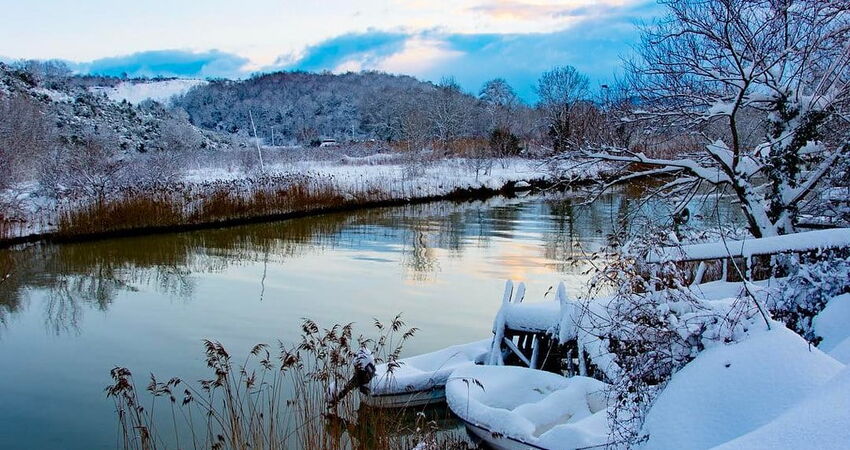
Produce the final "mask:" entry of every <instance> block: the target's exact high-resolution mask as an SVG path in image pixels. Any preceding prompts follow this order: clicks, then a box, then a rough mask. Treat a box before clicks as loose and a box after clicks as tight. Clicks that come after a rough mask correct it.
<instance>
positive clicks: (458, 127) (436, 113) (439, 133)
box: [428, 77, 469, 148]
mask: <svg viewBox="0 0 850 450" xmlns="http://www.w3.org/2000/svg"><path fill="white" fill-rule="evenodd" d="M464 100H467V98H466V97H465V96H464V94H463V92H462V91H461V89H460V85H458V84H457V82H456V81H455V80H454V78H450V77H449V78H443V79H442V80H441V81H440V83H439V84H438V85H437V93H436V95H435V96H434V97H433V99H432V102H431V105H430V107H429V108H428V117H429V119H430V122H431V126H432V127H433V131H434V137H435V138H436V140H437V141H438V142H439V143H440V144H441V145H442V146H443V148H448V144H449V142H451V141H453V140H454V139H457V138H458V137H461V136H462V135H463V133H464V131H465V130H466V127H467V125H468V120H469V111H468V109H467V108H466V107H465V106H466V105H465V102H464Z"/></svg>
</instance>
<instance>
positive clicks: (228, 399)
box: [106, 316, 466, 450]
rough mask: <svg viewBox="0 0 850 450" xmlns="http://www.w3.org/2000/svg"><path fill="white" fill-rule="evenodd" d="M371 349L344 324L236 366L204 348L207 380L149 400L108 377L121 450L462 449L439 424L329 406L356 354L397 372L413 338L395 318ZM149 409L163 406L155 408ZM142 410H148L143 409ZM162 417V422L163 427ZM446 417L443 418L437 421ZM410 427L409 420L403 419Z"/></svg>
mask: <svg viewBox="0 0 850 450" xmlns="http://www.w3.org/2000/svg"><path fill="white" fill-rule="evenodd" d="M375 327H376V328H377V330H378V332H379V334H380V335H379V337H378V338H377V339H365V338H363V337H362V336H361V337H359V338H356V339H355V338H354V337H353V336H352V324H347V325H334V326H333V327H331V328H328V329H321V328H320V327H319V326H318V325H317V324H316V323H315V322H313V321H311V320H307V319H305V320H304V321H303V323H302V334H301V337H300V342H299V343H298V344H297V345H294V346H287V345H284V344H281V343H279V344H278V350H277V353H276V354H273V353H272V352H271V351H270V347H269V346H267V345H264V344H258V345H256V346H254V348H253V349H252V350H251V351H250V355H249V356H248V357H247V358H246V360H245V362H244V363H243V364H241V365H236V364H234V362H233V357H232V356H231V355H230V354H229V353H228V352H227V350H226V349H225V348H224V346H223V345H221V344H220V343H218V342H215V341H209V340H205V341H204V352H205V355H206V363H207V367H208V368H209V369H210V370H211V371H212V372H213V376H212V377H211V378H209V379H204V380H200V381H199V382H198V383H197V384H192V383H186V382H184V381H183V380H181V379H179V378H171V379H169V380H168V381H165V382H161V381H159V380H157V379H156V378H154V377H153V375H152V376H151V380H150V383H149V384H148V386H147V389H146V390H147V395H146V397H150V398H149V399H148V398H145V399H143V398H142V395H140V393H139V392H138V391H137V389H136V386H135V384H134V381H133V377H132V374H131V373H130V371H129V370H128V369H126V368H121V367H116V368H114V369H113V370H112V372H111V375H112V378H113V383H112V384H111V385H109V386H108V387H107V388H106V393H107V396H108V397H110V398H112V399H113V400H114V402H115V408H116V413H117V417H118V423H119V430H120V434H119V436H120V437H119V445H118V446H119V447H121V448H124V449H143V450H153V449H161V448H213V449H248V448H251V449H284V448H310V449H341V448H375V449H389V448H412V447H414V446H417V445H421V446H420V447H419V448H449V447H462V448H466V444H465V442H464V441H463V440H462V439H460V438H458V437H457V436H450V435H449V436H447V435H444V434H438V433H437V430H438V429H439V428H440V422H439V420H433V418H431V419H430V420H429V418H428V417H427V416H426V415H425V414H424V410H421V409H416V410H410V409H408V410H387V409H380V410H373V409H370V408H368V407H365V406H363V405H361V404H360V401H359V397H358V396H356V395H349V396H346V397H343V398H342V399H341V400H339V401H334V399H333V397H334V396H333V395H330V393H334V392H337V391H338V390H339V387H340V386H344V385H345V384H347V383H348V381H349V380H350V379H351V378H352V376H353V366H354V363H353V360H354V358H355V355H356V354H357V352H358V350H359V349H360V348H361V347H366V348H368V349H370V351H372V352H373V355H376V362H381V361H383V362H388V363H390V364H391V365H392V366H397V363H396V361H397V359H398V356H399V354H400V352H401V349H402V347H403V346H404V344H405V342H406V341H407V340H409V339H410V338H411V337H413V335H414V334H415V332H416V329H415V328H405V324H404V322H403V321H402V320H401V318H400V316H396V317H395V318H394V319H393V320H392V321H391V322H390V323H389V324H387V325H384V324H382V323H381V322H379V321H377V320H376V321H375ZM157 399H165V403H166V404H165V405H163V404H162V403H163V402H161V401H160V402H159V404H157V403H156V400H157ZM144 400H150V403H147V402H146V401H145V405H147V404H150V406H149V407H146V406H143V401H144ZM162 414H165V418H166V419H165V420H163V419H162V416H161V415H162ZM448 414H449V413H448V412H447V411H445V410H443V415H444V417H448V416H447V415H448ZM411 418H412V419H411Z"/></svg>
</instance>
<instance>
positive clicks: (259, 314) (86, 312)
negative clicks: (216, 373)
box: [0, 191, 731, 449]
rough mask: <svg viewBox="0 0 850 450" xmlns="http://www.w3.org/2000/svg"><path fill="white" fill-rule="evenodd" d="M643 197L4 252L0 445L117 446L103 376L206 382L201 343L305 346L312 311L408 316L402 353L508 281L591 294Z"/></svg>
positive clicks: (536, 200) (536, 201)
mask: <svg viewBox="0 0 850 450" xmlns="http://www.w3.org/2000/svg"><path fill="white" fill-rule="evenodd" d="M636 198H637V194H636V193H631V192H625V191H621V192H615V193H611V194H609V195H606V196H603V197H601V198H599V199H597V200H596V201H594V202H593V203H591V204H582V203H581V202H580V201H579V199H577V198H576V197H574V196H570V195H563V196H557V197H528V198H523V199H504V198H494V199H491V200H488V201H484V202H480V201H479V202H466V203H449V202H440V203H431V204H424V205H414V206H405V207H395V208H384V209H374V210H367V211H359V212H354V213H344V214H332V215H325V216H318V217H311V218H304V219H297V220H290V221H284V222H277V223H267V224H258V225H249V226H241V227H234V228H227V229H220V230H207V231H199V232H191V233H181V234H168V235H157V236H148V237H138V238H125V239H114V240H103V241H96V242H89V243H79V244H67V245H49V246H48V245H44V246H38V247H34V248H29V249H26V250H24V251H17V252H3V253H0V271H2V270H3V269H2V268H3V267H6V268H8V267H10V266H11V267H14V268H13V269H12V270H11V275H8V278H7V279H6V280H5V281H4V282H2V283H0V448H10V449H11V448H68V449H75V448H79V449H93V448H112V447H114V446H115V444H116V438H117V433H118V429H117V426H116V419H115V414H114V411H113V405H112V402H111V400H108V399H107V398H106V397H105V394H104V391H103V389H104V387H105V386H106V385H107V384H108V383H109V382H110V377H109V370H110V369H111V368H112V367H114V366H116V365H121V366H126V367H128V368H129V369H131V370H132V371H133V372H134V373H135V374H137V382H139V383H140V384H144V383H145V379H146V374H147V373H149V372H153V373H155V374H157V375H158V377H160V378H168V377H171V376H179V377H181V378H183V379H185V380H196V379H199V378H201V377H206V376H207V375H208V373H207V369H206V367H205V364H204V358H203V352H202V347H201V340H202V339H204V338H211V339H217V340H219V341H221V342H222V343H223V344H224V345H225V346H227V348H228V349H229V350H230V351H231V354H234V355H240V356H241V355H245V354H246V353H247V352H248V351H249V349H250V348H251V347H252V346H253V345H254V344H257V343H275V342H277V340H281V341H284V342H287V341H294V340H295V339H296V338H297V337H298V334H299V332H300V323H301V319H302V318H305V317H307V318H311V319H314V320H316V321H317V322H318V323H319V324H321V325H323V326H330V325H332V324H334V323H347V322H355V323H357V324H358V325H363V326H364V328H363V330H365V329H366V328H365V327H366V326H368V325H369V324H371V323H372V320H373V318H379V319H390V318H392V317H393V316H394V315H395V314H397V313H403V318H404V320H405V321H406V322H407V324H408V325H409V326H415V327H418V328H419V329H420V331H419V332H418V334H417V335H416V337H415V339H414V340H413V341H411V342H410V343H409V344H408V345H407V346H406V347H405V351H404V354H405V355H412V354H417V353H422V352H427V351H432V350H436V349H439V348H442V347H445V346H448V345H452V344H458V343H465V342H470V341H473V340H478V339H482V338H486V337H488V336H489V335H490V334H491V326H492V320H493V317H494V315H495V313H496V311H497V309H498V307H499V303H500V301H501V292H502V288H503V284H504V280H506V279H512V280H521V281H525V282H526V283H527V284H528V293H527V295H526V299H527V301H534V300H538V299H541V298H542V297H543V295H544V293H545V292H546V291H547V290H548V289H549V288H550V286H553V285H555V284H556V283H557V282H558V281H564V282H565V283H566V285H567V288H568V291H569V292H572V293H578V292H581V290H582V288H583V285H584V283H585V281H586V280H587V277H588V276H587V275H586V274H584V273H585V271H586V270H587V269H588V268H589V267H590V266H589V263H588V261H587V256H588V254H590V253H592V252H595V251H598V250H600V249H602V248H604V247H605V246H606V245H607V244H608V243H609V241H610V239H611V236H612V234H613V233H615V232H617V231H620V230H624V229H625V230H629V229H630V228H634V227H635V223H637V222H638V219H636V218H635V217H634V216H633V215H632V214H631V213H632V212H634V211H636V210H638V209H642V210H645V209H646V208H647V206H646V205H645V204H643V203H641V202H639V201H638V200H636ZM694 210H695V211H697V212H698V214H694V215H693V216H694V217H696V218H695V219H693V220H695V221H698V220H703V221H708V222H716V221H717V220H720V221H728V220H731V219H729V217H730V216H731V213H730V212H729V211H728V208H719V209H718V208H715V207H713V206H711V205H699V206H695V207H694ZM656 215H659V214H656ZM6 270H7V271H8V269H6ZM0 275H3V274H2V273H0ZM0 278H2V276H0ZM237 359H239V358H237Z"/></svg>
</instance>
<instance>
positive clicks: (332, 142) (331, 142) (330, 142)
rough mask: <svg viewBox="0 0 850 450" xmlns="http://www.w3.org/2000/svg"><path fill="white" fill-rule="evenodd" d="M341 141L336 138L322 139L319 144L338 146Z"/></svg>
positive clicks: (321, 145)
mask: <svg viewBox="0 0 850 450" xmlns="http://www.w3.org/2000/svg"><path fill="white" fill-rule="evenodd" d="M338 146H339V142H337V141H336V139H322V142H321V143H320V144H319V147H338Z"/></svg>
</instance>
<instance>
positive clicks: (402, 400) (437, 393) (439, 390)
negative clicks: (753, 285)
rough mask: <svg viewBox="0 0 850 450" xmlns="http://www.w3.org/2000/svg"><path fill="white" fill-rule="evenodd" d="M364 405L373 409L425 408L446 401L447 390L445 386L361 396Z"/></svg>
mask: <svg viewBox="0 0 850 450" xmlns="http://www.w3.org/2000/svg"><path fill="white" fill-rule="evenodd" d="M360 399H361V401H362V402H363V403H365V404H367V405H369V406H371V407H373V408H406V407H412V406H425V405H431V404H436V403H442V402H445V401H446V389H445V387H443V386H437V387H433V388H431V389H428V390H422V391H411V392H399V393H393V394H384V395H372V394H360Z"/></svg>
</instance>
